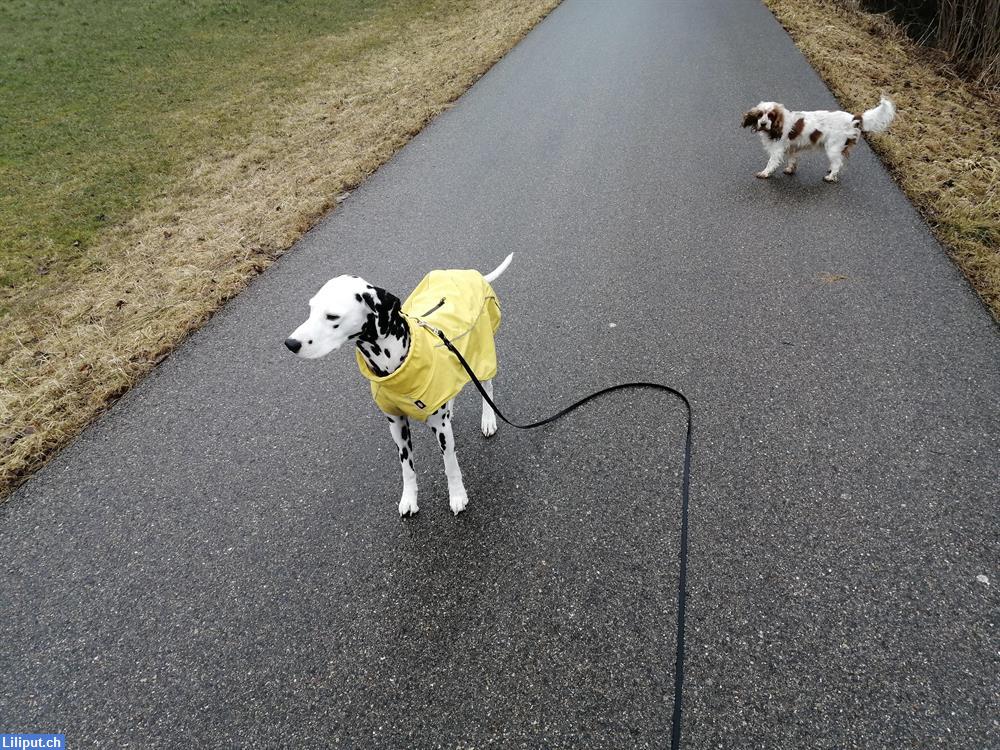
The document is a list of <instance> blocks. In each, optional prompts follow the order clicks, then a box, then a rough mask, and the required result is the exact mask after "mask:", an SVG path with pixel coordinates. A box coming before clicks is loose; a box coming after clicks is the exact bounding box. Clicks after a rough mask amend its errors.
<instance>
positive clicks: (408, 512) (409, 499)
mask: <svg viewBox="0 0 1000 750" xmlns="http://www.w3.org/2000/svg"><path fill="white" fill-rule="evenodd" d="M418 510H420V508H418V507H417V493H416V492H409V493H406V492H404V493H403V499H402V500H400V501H399V515H400V517H402V518H406V517H407V516H415V515H416V514H417V511H418Z"/></svg>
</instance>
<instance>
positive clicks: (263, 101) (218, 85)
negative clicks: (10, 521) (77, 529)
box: [0, 0, 558, 497]
mask: <svg viewBox="0 0 1000 750" xmlns="http://www.w3.org/2000/svg"><path fill="white" fill-rule="evenodd" d="M557 4H558V0H357V1H356V2H354V1H347V0H345V1H344V2H338V3H329V2H324V1H323V0H286V1H285V2H282V3H279V4H275V3H268V2H262V1H260V2H259V1H258V0H244V2H233V1H231V0H225V1H223V0H219V1H218V2H206V3H201V4H194V5H192V4H180V3H170V2H166V0H164V1H163V2H159V1H153V0H151V2H148V3H143V4H139V5H136V6H129V7H127V8H126V7H125V6H122V5H121V4H120V3H113V2H95V3H92V4H90V3H88V4H82V5H81V4H73V3H64V4H61V3H36V2H26V1H25V0H21V2H18V0H13V2H12V3H11V4H10V5H5V6H4V8H3V9H2V13H3V14H5V16H4V17H3V18H0V28H3V29H4V31H2V32H0V34H2V35H4V36H5V37H6V38H3V39H0V42H5V43H6V46H4V44H0V48H2V49H3V50H4V51H3V53H0V55H6V56H7V57H5V58H4V60H3V61H4V62H5V63H10V67H9V70H10V71H11V72H10V73H7V70H8V69H5V73H4V75H5V78H6V80H5V81H3V83H10V84H11V85H9V86H7V87H6V90H7V92H6V93H5V94H4V96H9V97H10V100H8V101H6V102H4V101H0V105H2V106H0V112H3V113H6V114H4V115H3V117H4V120H3V122H2V123H0V125H2V127H0V131H2V132H3V133H4V135H3V136H0V137H2V138H4V139H5V140H4V142H3V143H0V146H3V149H0V153H2V154H3V157H2V158H0V178H2V179H3V181H4V184H5V191H4V195H3V196H0V216H3V218H4V221H3V222H0V226H2V227H4V229H3V230H2V231H4V232H5V234H4V235H3V236H2V237H0V239H2V247H3V251H2V252H3V254H2V255H0V262H2V263H3V266H2V268H0V316H2V318H0V321H2V327H0V497H4V496H6V495H8V494H9V492H10V491H11V490H12V489H13V488H14V487H15V486H16V485H17V484H18V483H19V482H20V481H21V480H23V478H24V477H26V476H27V475H28V474H29V473H30V472H31V471H33V470H34V469H36V468H38V467H39V466H40V465H41V464H42V463H44V461H45V460H46V459H47V458H48V457H50V456H51V455H52V454H53V453H54V452H55V451H56V450H57V449H58V448H60V447H61V446H62V445H64V444H65V443H66V442H67V441H68V440H69V439H71V438H72V437H73V436H75V435H76V434H78V433H79V431H80V430H81V429H82V428H83V427H84V426H86V424H88V423H89V422H90V421H91V420H92V419H93V418H94V417H95V416H96V415H97V414H99V413H100V412H101V411H102V410H103V409H105V408H106V407H107V406H108V405H109V404H110V403H111V402H112V401H114V399H115V398H117V397H118V396H120V395H121V394H122V393H124V392H125V391H126V390H127V389H128V388H130V387H131V386H132V385H134V384H135V383H136V382H137V381H138V380H139V379H140V378H141V377H142V376H143V375H144V374H145V373H146V372H148V371H149V370H150V368H152V367H153V366H154V365H155V364H156V363H157V362H159V361H161V360H162V359H163V357H165V356H166V355H167V354H168V353H169V352H170V351H171V350H172V349H173V348H174V347H176V346H177V344H178V343H179V342H180V341H181V340H182V339H183V338H184V336H185V335H186V334H187V333H188V332H190V331H191V330H193V329H195V328H197V327H198V326H199V325H201V324H202V323H203V322H204V321H205V320H206V319H207V318H208V317H209V316H210V315H211V314H212V313H213V312H214V311H215V310H216V309H218V307H219V306H220V305H221V304H222V303H223V302H224V301H225V300H226V299H228V298H229V297H231V296H232V295H234V294H236V293H237V292H238V291H240V289H242V288H243V287H244V286H245V284H246V283H247V281H248V280H249V279H250V278H251V277H252V276H253V275H255V274H257V273H259V272H260V271H262V270H263V269H264V268H266V267H267V266H268V265H269V264H270V263H271V262H272V261H273V260H274V259H275V258H276V257H278V255H280V254H281V253H282V252H283V251H284V250H286V249H287V248H288V247H289V246H290V245H291V244H292V243H293V242H294V241H295V240H296V239H297V238H298V237H299V236H300V235H301V234H302V233H303V232H304V231H305V230H306V229H308V228H309V226H311V224H312V223H313V222H314V221H315V220H316V219H317V218H319V216H321V215H322V214H323V213H324V212H325V211H326V210H327V209H329V208H331V207H332V206H333V205H334V196H336V195H338V194H339V193H342V192H343V191H345V190H348V189H350V188H352V187H354V186H356V185H357V184H358V183H359V182H360V181H361V180H362V179H364V177H365V176H367V175H368V174H370V173H371V172H373V171H374V170H375V169H377V168H378V166H379V165H381V164H382V163H384V162H385V161H386V160H387V159H388V158H389V157H390V156H391V155H392V154H393V153H394V152H395V151H396V150H398V149H399V148H400V147H401V146H402V145H403V144H404V143H406V141H408V140H409V139H410V138H411V137H412V136H413V135H415V134H416V133H417V132H419V131H420V129H421V128H422V127H423V126H424V125H425V124H426V123H427V122H428V120H430V119H431V118H433V117H434V115H436V114H437V113H438V112H440V111H441V110H442V109H444V108H445V107H447V106H448V104H449V103H450V102H451V101H453V100H454V99H455V98H457V97H458V96H459V95H460V94H461V93H462V92H463V91H465V89H466V88H468V87H469V86H470V85H471V84H472V83H473V82H474V81H475V80H476V79H477V78H478V77H479V76H480V75H482V73H483V72H485V71H486V70H487V69H488V68H489V67H490V66H491V65H492V64H493V63H494V62H496V61H497V60H498V59H499V58H500V57H501V56H502V55H503V54H504V53H505V52H506V51H507V50H508V49H510V47H512V46H513V45H514V44H515V43H516V42H517V41H518V40H519V39H520V38H521V37H522V36H523V35H524V34H525V33H526V32H527V31H528V30H529V29H530V28H531V27H532V26H533V25H534V24H535V23H537V22H538V21H539V20H540V19H541V18H542V17H544V16H545V14H547V13H548V12H549V11H550V10H551V9H552V8H553V7H554V6H555V5H557ZM136 8H138V10H135V9H136ZM275 9H277V10H275ZM130 14H132V15H130ZM69 16H72V17H69ZM116 24H118V25H116ZM112 27H113V30H112V31H108V29H109V28H112ZM66 29H70V31H69V32H68V31H66ZM67 33H71V38H70V39H66V38H64V36H60V35H65V34H67ZM74 43H76V44H77V45H80V46H79V47H74V46H73V44H74ZM67 45H68V46H67ZM149 45H152V47H154V48H155V49H153V50H152V51H151V52H150V51H148V49H147V47H148V46H149ZM8 58H9V59H8ZM140 61H141V64H140ZM0 88H3V87H0ZM8 186H9V189H8Z"/></svg>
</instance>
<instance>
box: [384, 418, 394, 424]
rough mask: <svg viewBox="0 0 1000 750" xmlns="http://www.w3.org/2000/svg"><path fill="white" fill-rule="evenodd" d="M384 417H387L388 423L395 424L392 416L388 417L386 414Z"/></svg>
mask: <svg viewBox="0 0 1000 750" xmlns="http://www.w3.org/2000/svg"><path fill="white" fill-rule="evenodd" d="M386 419H388V420H389V423H390V424H396V420H395V419H393V418H392V417H389V416H387V417H386Z"/></svg>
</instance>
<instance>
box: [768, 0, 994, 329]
mask: <svg viewBox="0 0 1000 750" xmlns="http://www.w3.org/2000/svg"><path fill="white" fill-rule="evenodd" d="M765 2H766V3H767V5H768V6H769V7H770V9H771V11H772V12H773V13H774V14H775V16H776V17H777V18H778V20H779V21H780V22H781V23H782V25H783V26H784V27H785V28H786V29H787V30H788V32H789V33H790V34H791V36H792V38H793V39H794V40H795V42H796V44H798V46H799V48H800V49H801V50H802V52H803V53H804V54H805V56H806V57H807V58H808V60H809V62H810V63H811V64H812V65H813V67H814V68H815V69H816V70H817V71H818V72H819V73H820V75H821V76H822V77H823V79H824V80H825V81H826V83H827V85H829V87H830V88H831V89H832V90H833V92H834V94H836V96H837V98H838V99H839V100H840V102H841V103H842V104H843V106H844V107H845V108H846V109H848V110H849V111H858V110H861V109H864V108H865V107H866V106H870V103H871V102H872V101H877V99H878V97H879V95H880V94H886V95H888V96H891V97H892V98H893V99H894V100H895V101H896V103H897V105H898V106H899V115H898V117H897V118H896V121H895V122H893V124H892V127H891V128H890V129H889V131H888V133H884V134H881V135H870V136H867V137H868V140H869V142H870V143H871V145H872V148H873V149H874V150H875V151H876V152H877V153H878V154H879V155H880V156H881V157H882V159H883V161H885V163H886V164H887V165H888V167H889V168H890V170H891V171H892V173H893V176H894V177H895V179H896V180H897V182H898V183H899V184H900V186H901V187H902V188H903V190H904V191H905V192H906V194H907V195H908V196H909V198H910V200H911V201H913V203H914V205H916V206H917V208H918V209H919V210H920V211H921V213H922V214H923V215H924V217H925V219H926V220H927V222H928V224H929V225H930V227H931V229H932V230H933V232H934V234H935V235H936V236H937V238H938V240H939V241H940V242H941V243H942V244H943V245H944V246H945V247H946V248H947V249H948V251H949V253H950V254H951V256H952V258H953V259H954V260H955V262H956V263H957V264H958V265H959V266H960V267H961V269H962V270H963V271H964V273H965V275H966V276H967V277H968V279H969V281H970V283H971V284H972V286H973V287H974V288H975V289H976V291H977V292H978V293H979V295H980V296H981V297H982V299H983V301H984V302H985V303H986V305H987V306H988V307H989V308H990V309H991V310H992V312H993V315H994V317H995V318H996V319H997V320H1000V91H998V84H1000V80H997V79H996V77H995V73H996V71H997V60H996V59H995V55H996V54H997V53H998V50H997V48H996V46H995V45H994V46H992V47H990V45H992V44H994V41H995V35H993V36H990V34H992V31H989V30H987V31H984V32H983V35H982V38H983V39H986V41H985V42H983V43H978V42H977V43H975V44H973V42H971V41H969V40H975V39H978V38H980V37H977V36H976V34H975V33H974V28H973V27H974V23H981V22H982V21H983V20H984V19H985V18H986V17H987V16H989V14H990V13H991V12H992V18H993V22H994V24H995V23H996V21H997V15H996V13H997V9H998V8H1000V2H998V1H997V0H968V1H967V2H964V3H962V2H957V0H940V3H939V4H940V5H942V6H948V9H949V12H954V13H957V12H958V10H961V7H959V6H967V7H968V8H969V9H971V10H969V13H971V14H972V15H968V16H965V17H964V24H965V26H962V21H961V20H957V21H956V20H954V18H953V17H951V16H949V18H951V19H952V20H949V21H948V23H947V25H948V27H949V28H951V27H952V26H956V27H959V26H962V28H963V29H965V28H966V27H968V29H972V30H968V29H966V30H965V31H956V30H952V31H951V32H948V33H950V34H951V36H948V35H945V36H944V37H943V38H946V39H952V40H955V39H959V38H962V39H964V40H965V42H963V43H964V44H965V48H966V49H967V52H966V53H964V54H965V57H962V58H956V56H955V55H953V54H951V53H949V51H947V50H945V49H938V48H934V47H931V46H927V45H924V44H920V43H918V41H917V40H916V39H914V38H913V37H912V36H910V35H908V34H907V32H906V30H905V29H904V28H903V27H902V26H900V25H899V24H898V23H897V22H895V21H894V20H893V18H892V17H891V16H890V15H889V14H875V13H870V12H866V11H863V10H861V9H860V6H861V5H864V4H865V3H864V2H861V3H859V2H856V1H855V0H765ZM928 2H929V3H933V0H928ZM896 4H897V5H899V3H896ZM925 4H927V3H925ZM983 8H985V11H983V10H982V9H983ZM991 8H992V11H991V10H990V9H991ZM956 9H957V10H956ZM984 12H985V14H986V15H985V16H983V17H982V18H981V17H980V16H982V15H983V13H984ZM976 13H979V14H980V15H975V14H976ZM958 18H959V19H961V18H962V17H958ZM993 28H994V29H1000V26H995V25H994V27H993ZM928 40H929V41H933V37H929V38H928ZM954 44H956V45H958V47H961V46H962V44H960V43H959V42H954ZM977 45H978V46H977ZM969 49H974V50H975V51H974V52H968V50H969ZM991 49H992V53H991V52H990V51H989V50H991Z"/></svg>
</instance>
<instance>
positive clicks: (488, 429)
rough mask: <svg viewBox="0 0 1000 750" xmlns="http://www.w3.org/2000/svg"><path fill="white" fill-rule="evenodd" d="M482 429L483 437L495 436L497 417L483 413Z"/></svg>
mask: <svg viewBox="0 0 1000 750" xmlns="http://www.w3.org/2000/svg"><path fill="white" fill-rule="evenodd" d="M482 428H483V435H485V436H486V437H490V436H491V435H493V434H495V433H496V431H497V415H496V414H494V413H493V412H492V411H491V412H490V413H489V414H486V413H484V414H483V422H482Z"/></svg>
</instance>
